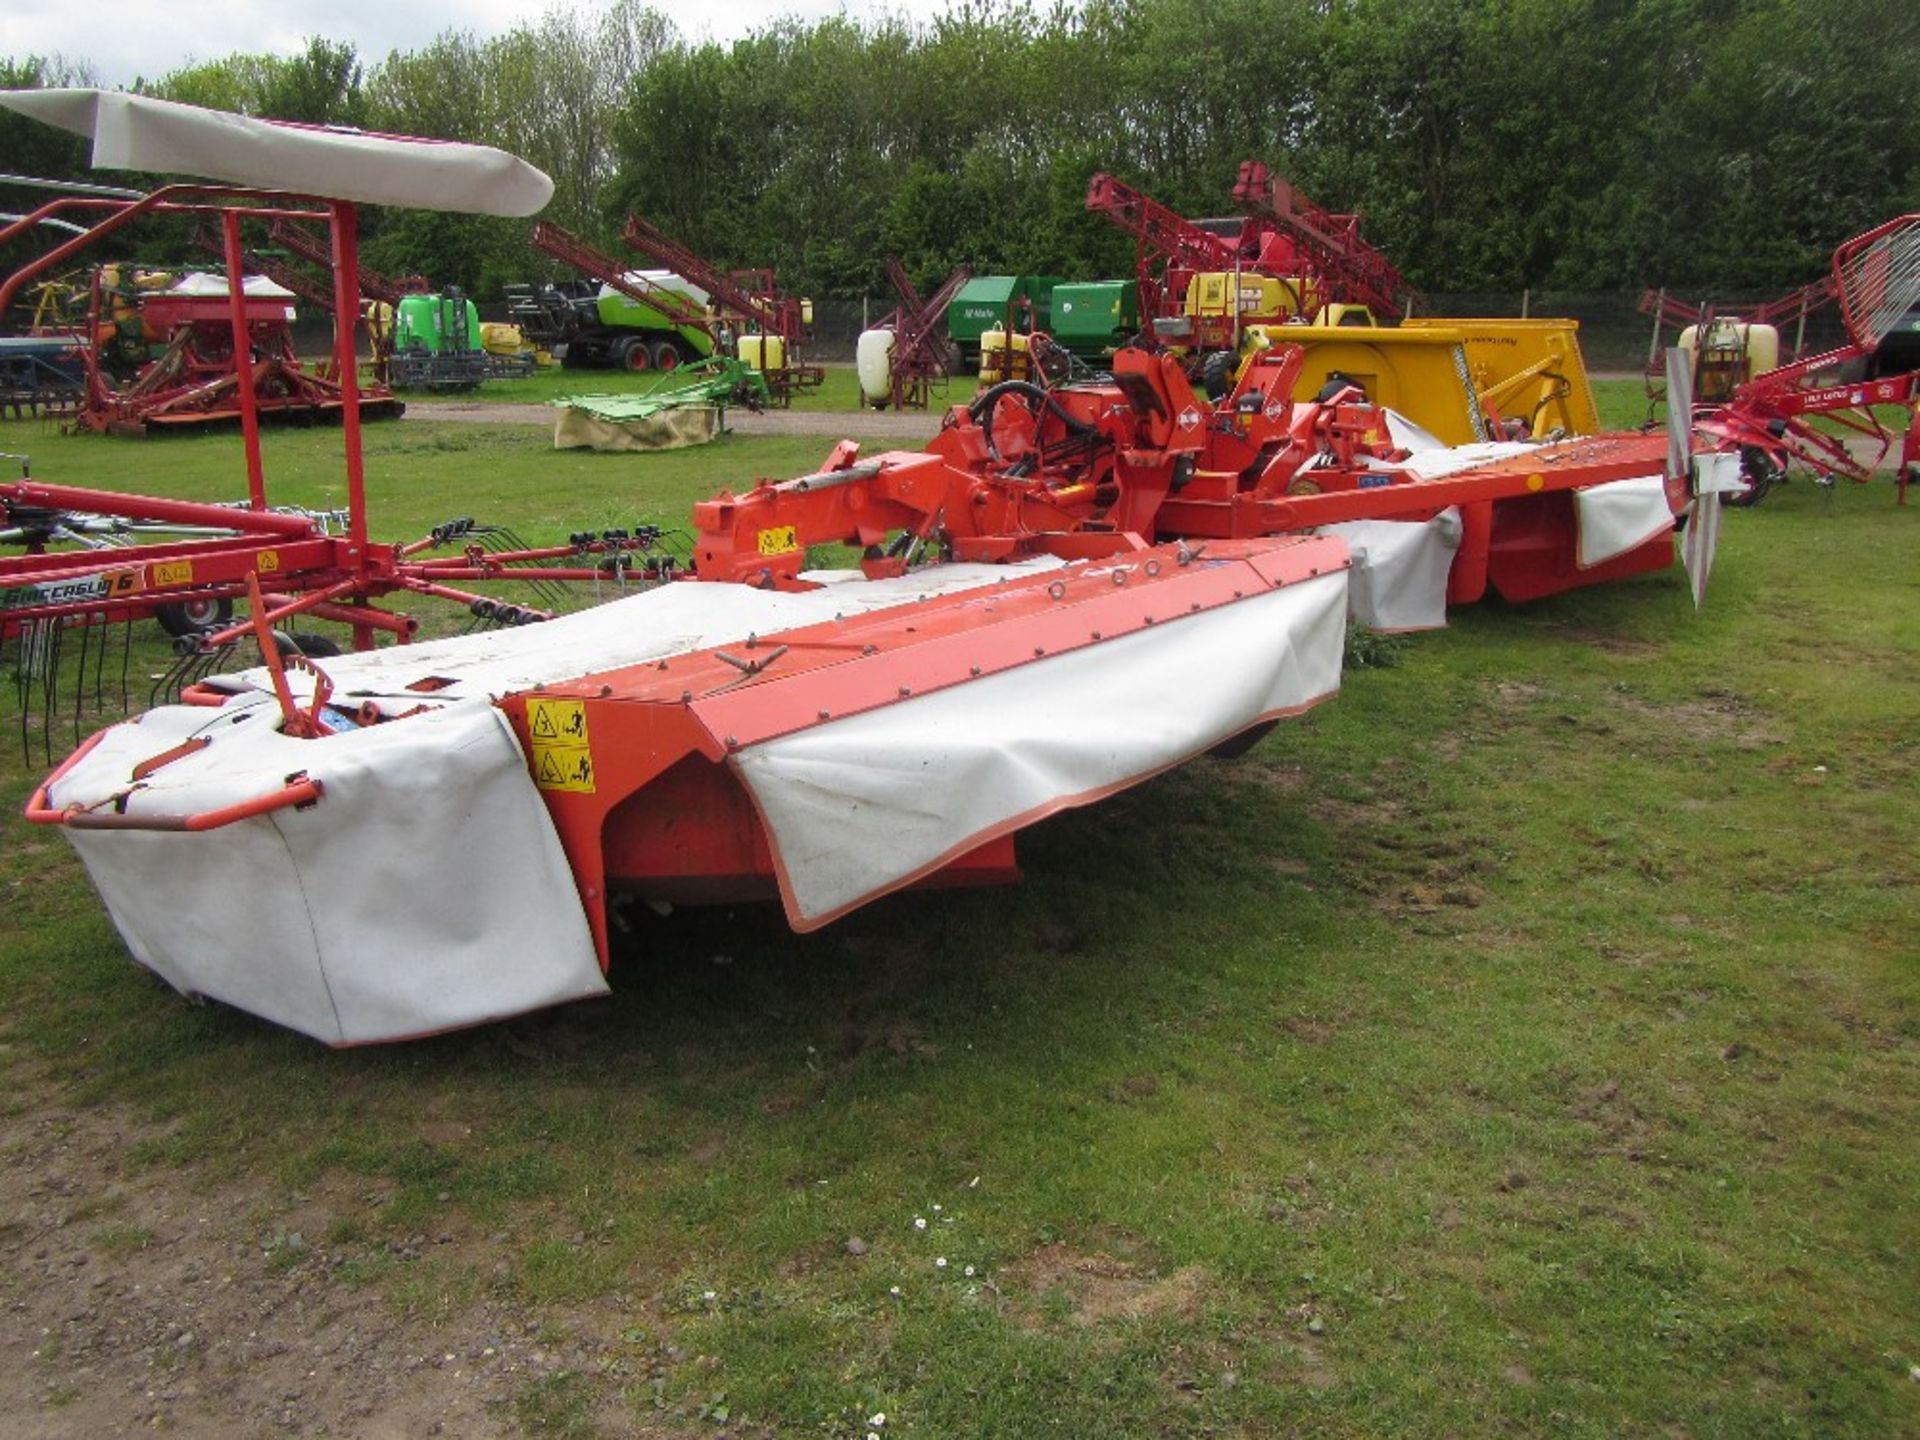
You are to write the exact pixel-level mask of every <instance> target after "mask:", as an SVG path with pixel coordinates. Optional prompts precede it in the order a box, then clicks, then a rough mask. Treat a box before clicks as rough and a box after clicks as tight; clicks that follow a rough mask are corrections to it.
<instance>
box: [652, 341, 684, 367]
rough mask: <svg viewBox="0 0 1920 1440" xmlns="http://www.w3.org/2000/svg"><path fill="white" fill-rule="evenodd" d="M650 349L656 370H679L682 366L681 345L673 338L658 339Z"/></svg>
mask: <svg viewBox="0 0 1920 1440" xmlns="http://www.w3.org/2000/svg"><path fill="white" fill-rule="evenodd" d="M648 350H649V351H650V353H651V354H652V356H653V368H654V369H656V370H663V371H664V370H678V369H679V368H680V359H681V356H680V347H679V346H678V345H676V344H674V343H673V341H671V340H656V341H654V342H653V344H652V345H651V346H649V347H648Z"/></svg>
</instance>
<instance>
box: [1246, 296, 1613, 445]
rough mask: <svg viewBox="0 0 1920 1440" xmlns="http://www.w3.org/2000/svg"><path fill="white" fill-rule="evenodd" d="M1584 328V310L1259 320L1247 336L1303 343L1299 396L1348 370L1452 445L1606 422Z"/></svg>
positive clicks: (1257, 341)
mask: <svg viewBox="0 0 1920 1440" xmlns="http://www.w3.org/2000/svg"><path fill="white" fill-rule="evenodd" d="M1325 318H1327V319H1334V318H1335V317H1331V316H1328V317H1325ZM1579 329H1580V323H1579V322H1578V321H1577V320H1474V319H1431V318H1423V319H1417V320H1408V321H1406V322H1404V323H1403V324H1400V325H1395V326H1379V325H1376V326H1369V325H1364V324H1353V323H1351V322H1348V323H1334V324H1315V325H1276V326H1253V327H1250V328H1249V331H1248V342H1249V345H1250V346H1252V347H1255V348H1264V347H1266V346H1268V345H1278V344H1286V345H1300V346H1303V347H1305V349H1306V351H1307V364H1306V368H1305V369H1304V370H1303V371H1302V372H1301V375H1300V381H1299V384H1298V385H1297V386H1296V388H1295V391H1294V396H1293V398H1294V399H1296V400H1311V399H1312V398H1313V397H1314V396H1315V395H1317V394H1318V393H1319V392H1320V391H1321V389H1322V388H1323V387H1324V386H1325V385H1326V384H1327V382H1328V381H1329V380H1330V379H1331V378H1333V377H1334V376H1335V375H1343V376H1346V377H1348V378H1349V379H1351V380H1353V381H1355V382H1356V383H1358V384H1359V385H1361V386H1363V387H1364V388H1365V390H1366V392H1367V396H1368V398H1369V399H1371V400H1372V401H1373V402H1374V403H1375V404H1376V405H1383V406H1386V407H1388V408H1389V409H1393V410H1397V411H1399V412H1400V413H1401V414H1402V415H1404V416H1406V417H1407V418H1408V419H1409V420H1412V421H1413V422H1414V423H1415V424H1417V425H1419V426H1420V427H1421V428H1422V429H1424V430H1427V431H1429V432H1430V433H1432V434H1433V435H1434V436H1435V437H1436V438H1438V439H1439V440H1441V441H1443V442H1444V443H1446V444H1448V445H1465V444H1469V443H1471V442H1473V441H1475V440H1487V439H1500V438H1504V437H1505V436H1507V435H1509V434H1514V435H1519V434H1526V435H1547V434H1550V433H1552V432H1553V431H1556V430H1558V431H1560V432H1562V433H1563V434H1567V435H1592V434H1594V433H1596V432H1597V431H1598V430H1599V429H1600V417H1599V412H1598V410H1597V409H1596V408H1595V405H1594V400H1593V387H1592V385H1591V384H1590V383H1589V381H1588V379H1587V367H1586V362H1585V360H1584V359H1583V358H1582V356H1581V354H1580V341H1579Z"/></svg>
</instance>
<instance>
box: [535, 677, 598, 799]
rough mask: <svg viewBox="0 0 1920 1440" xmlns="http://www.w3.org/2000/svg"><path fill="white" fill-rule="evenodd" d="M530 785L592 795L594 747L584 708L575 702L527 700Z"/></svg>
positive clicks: (543, 788)
mask: <svg viewBox="0 0 1920 1440" xmlns="http://www.w3.org/2000/svg"><path fill="white" fill-rule="evenodd" d="M527 735H528V738H529V739H530V740H531V741H532V745H531V746H530V748H531V750H532V757H531V758H532V761H533V783H534V784H536V785H538V786H539V787H540V788H541V789H542V790H570V791H572V792H574V793H575V794H579V795H591V794H593V747H592V745H591V744H590V743H589V742H588V738H587V707H586V706H585V705H584V704H582V703H581V702H580V701H578V700H528V701H527Z"/></svg>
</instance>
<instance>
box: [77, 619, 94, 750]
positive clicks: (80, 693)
mask: <svg viewBox="0 0 1920 1440" xmlns="http://www.w3.org/2000/svg"><path fill="white" fill-rule="evenodd" d="M75 618H76V619H77V620H78V621H79V622H80V623H79V627H78V628H79V631H80V668H79V670H78V671H77V672H76V673H75V675H74V677H73V743H74V744H75V745H78V744H79V743H80V716H81V713H82V711H83V710H84V708H85V706H86V703H87V652H88V651H89V650H90V649H92V647H93V626H91V625H89V624H87V623H86V621H87V619H88V617H87V616H85V615H81V616H77V617H75Z"/></svg>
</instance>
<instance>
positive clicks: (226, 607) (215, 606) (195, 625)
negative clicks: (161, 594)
mask: <svg viewBox="0 0 1920 1440" xmlns="http://www.w3.org/2000/svg"><path fill="white" fill-rule="evenodd" d="M153 618H154V620H155V621H156V622H158V624H159V626H160V628H161V629H162V630H164V631H166V632H167V634H169V635H171V636H173V638H174V639H176V640H178V639H181V638H183V637H185V636H188V635H204V634H206V633H207V631H209V630H218V629H219V628H220V627H221V626H223V625H225V624H226V623H227V622H228V621H230V620H232V619H233V601H232V600H231V599H230V598H229V599H222V600H214V599H210V598H207V597H204V596H203V597H200V598H196V599H193V600H179V601H175V602H174V603H173V604H171V605H162V606H160V607H159V608H158V609H157V610H155V611H154V612H153Z"/></svg>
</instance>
